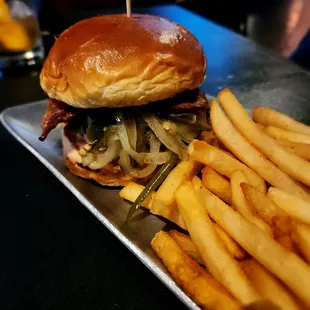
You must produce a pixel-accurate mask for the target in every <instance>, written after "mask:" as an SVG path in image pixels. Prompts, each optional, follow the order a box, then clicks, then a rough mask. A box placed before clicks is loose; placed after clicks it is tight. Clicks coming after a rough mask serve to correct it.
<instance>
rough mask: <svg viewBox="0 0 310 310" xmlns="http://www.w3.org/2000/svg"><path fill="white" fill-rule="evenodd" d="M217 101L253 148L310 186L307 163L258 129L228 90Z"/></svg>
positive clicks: (220, 94) (309, 169)
mask: <svg viewBox="0 0 310 310" xmlns="http://www.w3.org/2000/svg"><path fill="white" fill-rule="evenodd" d="M218 99H219V101H220V103H221V106H222V107H223V109H224V110H225V112H226V113H227V115H228V117H229V118H230V120H231V121H232V123H233V124H234V125H235V126H236V128H237V129H238V130H239V131H240V133H241V134H242V135H243V136H244V137H245V138H246V139H247V140H248V141H249V142H250V143H251V144H252V145H253V146H254V147H255V148H257V149H258V150H259V151H261V152H262V153H263V154H265V155H266V156H267V157H268V158H269V159H270V160H271V161H272V162H274V163H275V164H276V165H277V166H278V167H279V168H281V169H282V170H283V171H284V172H286V173H287V174H288V175H290V176H291V177H293V178H295V179H296V180H298V181H300V182H302V183H304V184H306V185H308V186H310V163H309V162H307V161H306V160H304V159H302V158H300V157H298V156H296V155H294V154H292V153H289V152H287V151H286V150H285V149H284V148H283V147H281V146H280V145H279V144H278V143H276V142H275V141H274V139H272V138H271V137H269V136H268V135H266V134H265V133H264V132H263V131H262V130H260V129H258V128H257V126H256V125H255V123H254V122H253V120H252V119H251V118H250V116H249V114H248V113H247V111H246V110H245V109H244V108H243V107H242V105H241V104H240V103H239V101H238V100H237V98H236V97H235V96H234V95H233V94H232V93H231V92H230V91H229V90H228V89H224V90H222V91H221V92H220V93H219V95H218ZM308 192H309V190H308Z"/></svg>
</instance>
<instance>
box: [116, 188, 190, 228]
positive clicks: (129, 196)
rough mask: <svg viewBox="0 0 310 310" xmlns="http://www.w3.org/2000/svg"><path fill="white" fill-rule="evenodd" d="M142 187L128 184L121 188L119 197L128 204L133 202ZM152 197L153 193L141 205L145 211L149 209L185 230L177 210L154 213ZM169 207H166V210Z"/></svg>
mask: <svg viewBox="0 0 310 310" xmlns="http://www.w3.org/2000/svg"><path fill="white" fill-rule="evenodd" d="M143 189H144V186H143V185H140V184H137V183H133V182H131V183H129V184H128V185H127V186H125V187H123V189H122V190H121V191H120V193H119V195H120V196H121V197H122V198H123V199H126V200H128V201H130V202H134V201H135V200H136V199H137V198H138V196H139V195H140V194H141V192H142V191H143ZM154 196H155V193H151V194H150V196H149V197H148V198H147V199H146V200H145V201H144V202H143V203H142V206H143V207H144V208H146V209H149V210H150V212H151V213H153V214H157V215H160V216H162V217H164V218H166V219H167V220H169V221H170V222H173V223H175V224H176V225H178V226H179V227H181V228H183V229H185V230H186V226H185V223H184V221H183V219H182V217H181V216H180V214H179V210H178V208H176V209H175V210H174V212H163V214H160V213H159V212H157V213H154V212H153V201H154ZM168 208H169V206H167V209H168ZM163 210H165V208H163Z"/></svg>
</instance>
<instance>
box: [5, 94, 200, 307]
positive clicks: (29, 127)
mask: <svg viewBox="0 0 310 310" xmlns="http://www.w3.org/2000/svg"><path fill="white" fill-rule="evenodd" d="M45 109H46V101H45V100H44V101H38V102H33V103H29V104H25V105H21V106H16V107H12V108H9V109H7V110H5V111H3V112H2V114H1V116H0V120H1V122H2V124H3V125H4V127H5V128H6V129H7V130H8V131H9V132H10V133H11V134H12V135H13V136H14V137H15V138H16V139H17V141H19V142H20V143H21V144H22V145H24V146H25V147H26V148H27V149H28V150H29V151H30V152H31V153H32V154H33V155H34V156H36V157H37V158H38V159H39V160H40V162H42V163H43V164H44V165H45V166H46V167H47V168H48V169H49V170H50V171H51V172H52V173H53V174H54V175H55V176H56V177H57V178H58V180H59V181H60V182H62V183H63V184H64V185H65V186H66V187H67V188H68V189H69V190H70V191H71V192H72V193H73V194H74V195H75V196H76V197H77V199H79V201H80V202H81V203H82V204H83V205H84V206H85V207H86V208H87V209H88V210H89V211H90V212H91V213H92V214H93V215H94V216H95V217H96V218H97V219H98V220H99V221H100V222H101V223H102V224H103V225H105V226H106V227H107V228H108V229H109V230H110V231H111V232H112V233H113V234H114V235H115V236H116V237H117V238H118V239H119V240H120V241H121V242H122V243H123V244H124V245H125V246H126V247H127V248H128V249H129V250H130V251H132V252H133V253H134V254H135V255H136V256H137V257H138V258H139V259H140V260H141V262H142V263H143V264H144V265H145V266H146V267H148V268H149V269H150V270H151V271H152V272H153V273H154V274H155V275H156V276H157V277H158V278H159V279H160V280H161V281H162V282H163V283H164V284H165V285H166V286H167V287H168V288H169V289H170V290H171V291H172V292H173V293H174V294H175V295H176V296H177V297H178V298H179V299H180V300H181V301H182V302H183V303H184V304H185V305H186V306H187V307H188V308H189V309H195V310H198V309H200V308H199V307H198V306H197V305H196V304H195V303H194V302H193V301H192V300H191V299H190V298H189V297H188V296H187V295H186V294H184V292H183V291H182V290H181V289H180V288H179V287H178V286H177V285H176V283H175V282H174V281H173V280H172V278H171V277H170V276H169V274H168V273H167V271H166V269H165V267H164V265H163V264H162V262H161V261H160V260H159V259H158V258H157V256H156V255H155V253H154V252H153V250H152V248H151V246H150V242H151V240H152V238H153V236H154V235H155V234H156V232H158V231H159V230H161V229H165V228H168V227H169V226H170V224H169V223H167V222H165V221H164V220H162V219H160V218H158V217H156V216H153V215H150V214H148V213H146V212H145V213H142V214H141V216H140V217H139V218H138V219H137V220H135V221H131V222H130V223H129V224H126V225H124V222H125V219H126V215H127V212H128V209H129V207H130V205H129V204H127V203H125V202H124V201H122V199H121V198H120V197H119V195H118V193H119V189H111V188H106V187H100V186H98V185H95V184H93V183H91V182H89V181H86V180H83V179H80V178H78V177H76V176H74V175H73V174H71V173H70V172H69V171H68V170H67V168H66V167H65V165H64V160H63V155H62V145H61V135H60V129H56V130H54V131H52V132H51V134H50V135H49V136H48V138H47V140H46V141H45V142H44V143H42V142H40V141H39V140H38V137H39V136H40V133H41V128H40V120H41V118H42V116H43V114H44V112H45ZM42 182H44V180H42Z"/></svg>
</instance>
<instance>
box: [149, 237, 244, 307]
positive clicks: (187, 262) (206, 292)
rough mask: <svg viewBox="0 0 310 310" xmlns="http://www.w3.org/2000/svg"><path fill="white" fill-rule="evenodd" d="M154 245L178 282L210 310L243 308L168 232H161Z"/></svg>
mask: <svg viewBox="0 0 310 310" xmlns="http://www.w3.org/2000/svg"><path fill="white" fill-rule="evenodd" d="M152 247H153V249H154V251H155V252H156V254H157V255H158V256H159V257H160V258H161V259H162V261H163V262H164V264H165V266H166V267H167V269H168V270H169V272H170V273H171V275H172V277H173V279H174V280H175V282H176V283H177V284H178V285H179V286H180V287H181V288H182V289H183V290H184V292H185V293H186V294H187V295H188V296H189V297H191V298H192V299H193V300H194V302H195V303H196V304H197V305H199V306H201V307H203V308H206V309H210V310H222V309H228V310H240V304H239V302H238V301H236V300H235V299H234V298H233V297H232V296H231V295H230V294H229V293H228V292H227V290H226V289H225V288H224V287H223V286H222V285H220V284H219V283H218V282H217V281H216V280H215V279H214V278H213V277H212V276H211V275H210V274H209V273H208V272H207V271H206V270H205V269H203V268H202V267H201V266H199V265H198V264H197V263H196V262H195V261H194V260H192V259H191V258H190V257H189V256H187V255H186V254H185V253H184V252H183V251H182V250H181V248H180V247H179V246H178V244H177V243H176V242H175V241H174V240H173V239H172V238H171V237H170V236H169V234H168V233H166V232H163V231H160V232H158V233H157V234H156V235H155V237H154V238H153V240H152Z"/></svg>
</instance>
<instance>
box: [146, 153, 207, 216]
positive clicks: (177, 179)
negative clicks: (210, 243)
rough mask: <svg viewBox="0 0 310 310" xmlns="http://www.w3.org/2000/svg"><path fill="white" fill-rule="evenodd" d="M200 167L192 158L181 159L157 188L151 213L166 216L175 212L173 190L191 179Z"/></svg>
mask: <svg viewBox="0 0 310 310" xmlns="http://www.w3.org/2000/svg"><path fill="white" fill-rule="evenodd" d="M201 168H202V165H201V164H200V163H199V162H196V161H194V160H191V159H190V160H188V161H181V162H180V163H179V164H178V165H177V166H176V167H175V168H174V169H173V170H172V171H171V172H170V174H169V175H168V177H167V178H166V180H165V181H164V182H163V183H162V184H161V186H160V187H159V189H158V190H157V192H156V194H155V196H154V199H153V203H152V213H154V214H159V215H161V216H163V217H166V218H168V217H170V216H171V215H172V214H173V213H175V212H176V211H177V205H176V201H175V191H176V190H177V188H178V187H179V186H180V185H181V184H182V183H184V182H185V181H187V180H191V179H192V177H193V176H194V175H196V174H197V173H198V172H199V171H200V169H201Z"/></svg>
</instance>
